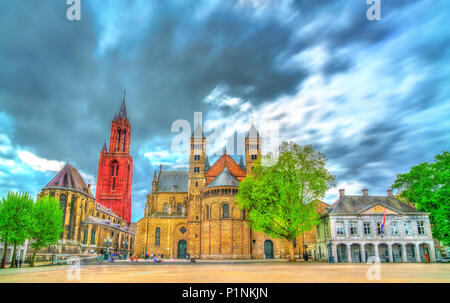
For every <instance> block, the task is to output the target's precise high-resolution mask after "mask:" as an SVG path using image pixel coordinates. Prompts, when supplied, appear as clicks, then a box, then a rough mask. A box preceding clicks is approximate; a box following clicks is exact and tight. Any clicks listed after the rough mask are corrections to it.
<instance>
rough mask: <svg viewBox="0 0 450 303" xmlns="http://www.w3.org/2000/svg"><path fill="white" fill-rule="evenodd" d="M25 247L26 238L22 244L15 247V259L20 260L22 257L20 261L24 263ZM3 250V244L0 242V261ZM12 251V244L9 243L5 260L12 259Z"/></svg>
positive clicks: (26, 245)
mask: <svg viewBox="0 0 450 303" xmlns="http://www.w3.org/2000/svg"><path fill="white" fill-rule="evenodd" d="M27 249H28V240H26V241H25V242H24V243H23V244H22V245H20V246H17V248H16V259H17V260H20V259H22V262H24V263H25V257H26V255H27ZM3 252H4V244H3V243H1V242H0V262H1V261H2V259H3ZM13 253H14V246H13V245H9V246H8V251H7V253H6V262H8V263H10V262H11V260H12V256H13Z"/></svg>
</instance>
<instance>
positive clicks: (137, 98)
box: [0, 0, 450, 221]
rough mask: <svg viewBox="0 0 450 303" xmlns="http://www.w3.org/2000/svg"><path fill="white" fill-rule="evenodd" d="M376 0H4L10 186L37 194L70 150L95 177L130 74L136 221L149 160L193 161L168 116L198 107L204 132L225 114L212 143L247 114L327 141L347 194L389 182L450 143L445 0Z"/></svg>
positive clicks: (0, 138) (1, 160)
mask: <svg viewBox="0 0 450 303" xmlns="http://www.w3.org/2000/svg"><path fill="white" fill-rule="evenodd" d="M381 3H382V20H380V21H368V20H367V18H366V10H367V8H368V5H367V4H366V1H365V0H353V1H345V0H309V1H305V0H301V1H300V0H299V1H283V0H236V1H206V0H200V1H181V0H167V1H144V0H138V1H127V0H118V1H102V0H84V1H82V14H81V18H82V19H81V21H72V22H70V21H68V20H67V19H66V9H67V7H68V6H67V5H66V4H65V1H54V0H42V1H32V2H30V3H27V4H26V5H24V4H20V2H18V1H17V2H16V1H3V2H1V3H0V19H1V20H2V29H1V35H0V195H2V194H5V193H6V192H7V191H8V190H9V189H18V190H27V191H30V192H31V193H33V194H34V195H36V194H37V193H38V192H39V191H40V189H41V188H42V187H43V186H44V185H46V184H47V182H48V181H49V180H50V179H51V178H52V177H53V175H54V174H55V172H56V171H57V170H58V168H59V167H60V166H61V165H63V164H64V163H65V162H66V161H70V162H71V163H72V164H73V165H75V166H76V167H77V168H78V169H79V170H80V171H81V172H82V174H83V176H84V177H85V178H86V179H87V180H86V182H88V183H92V184H94V183H95V179H96V175H97V167H98V156H99V152H100V149H101V147H102V145H103V142H104V140H109V132H110V126H111V120H112V118H113V116H114V113H115V112H116V111H117V110H118V109H119V107H120V103H121V98H122V94H123V90H124V89H125V88H126V90H127V107H128V108H127V109H128V116H129V118H130V120H131V124H132V138H131V139H132V151H131V153H132V155H133V157H134V180H133V220H134V221H136V220H138V219H139V218H141V217H142V215H143V209H144V205H145V196H146V194H147V193H148V192H149V191H150V190H151V180H152V176H153V170H155V169H157V168H159V165H160V164H162V165H163V168H164V169H180V170H182V169H186V167H187V166H186V165H187V157H186V155H183V154H180V153H173V152H172V150H171V143H172V139H173V138H174V136H175V134H172V133H171V126H172V123H173V122H174V121H175V120H178V119H184V120H188V121H190V122H192V121H193V118H194V112H202V113H203V120H204V122H205V123H204V125H205V127H206V128H207V129H206V130H205V132H206V134H207V136H210V135H211V134H212V133H213V132H214V129H215V128H217V126H219V125H223V126H225V125H228V126H229V127H228V128H226V129H224V131H223V137H222V138H220V140H217V142H211V146H210V149H209V153H210V154H211V156H212V155H213V154H216V153H217V152H218V151H219V152H220V151H221V150H222V147H223V145H224V144H225V143H226V142H230V137H231V136H233V134H234V133H235V132H237V133H238V136H241V137H242V134H243V133H244V132H245V131H247V129H248V126H249V123H250V119H251V116H252V113H253V116H254V119H255V123H256V124H257V125H258V127H259V128H260V129H263V128H264V125H266V124H267V123H268V121H274V120H275V121H278V123H279V126H280V140H294V141H296V142H297V143H299V144H313V145H314V146H315V147H316V148H318V149H320V150H321V151H323V152H324V153H325V154H326V156H327V157H328V158H329V159H330V161H329V168H330V169H331V170H332V171H333V173H334V174H336V175H337V181H338V187H345V188H346V190H347V193H353V194H357V193H358V192H359V191H360V190H361V189H362V188H363V187H367V188H369V191H370V192H371V193H373V194H384V193H385V190H386V189H387V188H388V187H389V186H390V185H391V184H392V182H393V180H394V179H395V175H396V174H397V173H400V172H404V171H406V170H408V169H409V167H411V166H412V165H415V164H417V163H420V162H423V161H430V160H432V158H433V156H434V155H435V154H437V153H440V152H441V151H442V150H444V149H448V147H449V142H450V135H449V134H450V120H449V119H448V117H449V116H450V102H449V96H450V81H449V80H450V64H449V63H450V28H449V27H448V26H445V25H446V24H447V23H448V20H449V19H450V4H449V3H448V1H445V0H440V1H439V0H436V1H419V0H416V1H414V0H382V1H381ZM241 137H240V138H241ZM239 140H240V139H239ZM239 140H238V139H236V138H235V139H234V140H231V141H233V142H234V145H235V149H236V150H237V153H238V154H239V153H240V152H242V149H240V148H239V144H238V143H239V142H240V141H239ZM238 141H239V142H238ZM228 152H232V151H229V150H228ZM211 159H212V161H214V159H215V157H212V158H211ZM237 159H239V157H237ZM336 192H337V189H336V188H335V189H332V190H331V191H330V193H329V195H328V196H327V197H326V201H327V202H332V201H333V199H335V198H336Z"/></svg>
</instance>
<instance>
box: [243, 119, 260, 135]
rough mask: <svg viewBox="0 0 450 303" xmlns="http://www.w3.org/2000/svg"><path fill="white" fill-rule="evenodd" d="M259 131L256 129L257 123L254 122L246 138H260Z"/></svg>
mask: <svg viewBox="0 0 450 303" xmlns="http://www.w3.org/2000/svg"><path fill="white" fill-rule="evenodd" d="M259 137H260V136H259V132H258V130H257V129H256V127H255V125H254V124H253V122H252V126H250V130H249V131H248V133H247V135H246V136H245V138H259Z"/></svg>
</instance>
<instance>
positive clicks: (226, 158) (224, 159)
mask: <svg viewBox="0 0 450 303" xmlns="http://www.w3.org/2000/svg"><path fill="white" fill-rule="evenodd" d="M225 163H226V167H227V168H228V170H229V171H230V173H231V174H232V175H233V176H234V177H235V178H236V179H238V180H239V181H242V180H244V178H245V176H246V172H245V171H244V170H243V169H242V167H240V166H239V164H237V163H236V161H235V160H234V159H233V158H232V157H231V156H230V155H227V154H224V155H222V156H221V157H220V158H219V159H218V160H217V161H216V162H215V163H214V164H213V165H212V166H211V167H210V168H209V169H208V171H207V172H206V173H205V178H206V185H208V184H209V183H211V182H212V181H213V180H214V178H216V177H217V176H218V175H219V174H220V173H221V172H222V171H223V169H224V167H225Z"/></svg>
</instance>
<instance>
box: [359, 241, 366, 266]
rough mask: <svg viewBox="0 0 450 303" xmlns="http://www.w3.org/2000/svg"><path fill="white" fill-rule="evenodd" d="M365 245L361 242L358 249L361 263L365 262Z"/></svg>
mask: <svg viewBox="0 0 450 303" xmlns="http://www.w3.org/2000/svg"><path fill="white" fill-rule="evenodd" d="M365 247H366V245H365V244H361V246H360V249H361V263H366V249H365Z"/></svg>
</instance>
